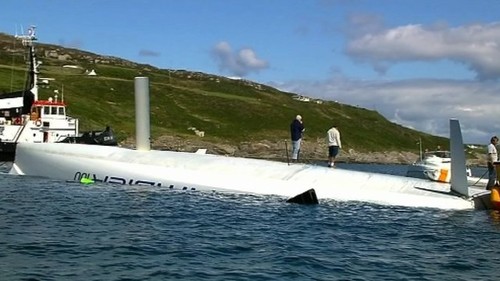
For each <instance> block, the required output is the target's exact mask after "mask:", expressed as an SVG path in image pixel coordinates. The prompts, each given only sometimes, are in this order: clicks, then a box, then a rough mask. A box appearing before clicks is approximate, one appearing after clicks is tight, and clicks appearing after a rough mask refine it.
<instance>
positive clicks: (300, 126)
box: [290, 115, 305, 162]
mask: <svg viewBox="0 0 500 281" xmlns="http://www.w3.org/2000/svg"><path fill="white" fill-rule="evenodd" d="M304 130H305V128H304V123H302V116H300V115H297V116H296V117H295V119H294V120H293V121H292V124H290V134H291V137H292V162H297V160H298V159H299V151H300V142H301V141H302V133H303V132H304Z"/></svg>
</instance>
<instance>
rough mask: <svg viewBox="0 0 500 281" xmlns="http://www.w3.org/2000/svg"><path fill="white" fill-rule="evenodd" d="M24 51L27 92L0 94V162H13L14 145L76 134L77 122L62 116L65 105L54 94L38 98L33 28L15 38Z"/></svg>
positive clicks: (49, 140) (57, 138) (37, 62)
mask: <svg viewBox="0 0 500 281" xmlns="http://www.w3.org/2000/svg"><path fill="white" fill-rule="evenodd" d="M16 38H18V39H20V40H21V41H22V43H23V46H24V47H25V48H26V49H27V50H28V58H29V60H28V66H29V68H28V74H29V75H28V81H27V83H26V85H27V89H25V90H22V91H17V92H12V93H6V94H2V95H0V160H3V161H13V160H14V154H15V149H16V145H17V144H18V143H23V142H29V143H42V142H57V141H61V140H63V139H65V138H66V137H75V136H78V135H79V131H78V126H79V124H78V119H76V118H72V117H70V116H67V115H66V104H65V103H64V101H63V100H58V97H57V95H55V96H54V98H52V97H51V98H49V99H47V100H39V99H38V90H39V89H38V73H39V70H38V67H39V65H40V62H39V61H37V59H36V52H35V46H34V41H36V40H37V38H36V36H35V27H34V26H32V27H30V28H29V30H28V34H27V35H21V36H16Z"/></svg>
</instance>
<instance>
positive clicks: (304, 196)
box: [286, 188, 318, 204]
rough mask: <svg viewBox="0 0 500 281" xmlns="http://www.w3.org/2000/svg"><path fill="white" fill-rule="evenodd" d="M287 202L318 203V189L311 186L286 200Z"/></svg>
mask: <svg viewBox="0 0 500 281" xmlns="http://www.w3.org/2000/svg"><path fill="white" fill-rule="evenodd" d="M286 202H287V203H297V204H318V197H317V196H316V191H314V189H313V188H311V189H309V190H307V191H305V192H303V193H301V194H299V195H296V196H294V197H292V198H290V199H288V200H286Z"/></svg>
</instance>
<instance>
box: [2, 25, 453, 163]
mask: <svg viewBox="0 0 500 281" xmlns="http://www.w3.org/2000/svg"><path fill="white" fill-rule="evenodd" d="M37 55H38V59H39V60H40V61H42V65H41V67H40V71H41V74H40V77H49V78H54V79H55V80H53V81H49V83H48V84H42V85H41V90H40V97H41V98H47V97H48V96H53V95H54V90H58V91H59V93H60V94H59V99H61V98H62V97H64V100H65V101H66V102H67V104H68V115H70V116H73V117H77V118H79V119H80V126H81V130H89V129H97V128H103V127H104V126H106V125H110V126H111V127H112V128H113V129H114V130H115V132H116V133H117V136H118V138H119V141H126V140H127V139H128V138H131V137H132V138H133V137H134V134H135V120H134V77H137V76H146V77H149V79H150V102H151V130H152V131H151V137H152V141H155V140H158V139H161V138H162V136H177V137H179V138H181V139H185V140H186V141H188V140H196V139H200V137H198V136H196V135H195V134H194V132H193V130H194V128H196V129H197V130H200V131H204V133H205V136H204V137H203V141H205V142H212V143H224V144H228V145H235V146H239V145H240V144H241V143H244V142H267V143H283V142H284V140H287V139H289V124H290V122H291V121H292V119H293V118H294V116H295V115H296V114H301V115H302V116H303V117H304V124H305V126H306V133H305V137H304V138H305V140H306V141H307V140H309V141H311V143H315V144H318V145H320V144H321V143H324V139H325V135H326V131H327V130H328V129H329V128H330V127H331V125H332V124H336V125H337V126H338V128H339V129H340V131H341V133H342V142H343V143H342V144H343V148H342V149H343V151H349V150H356V151H358V152H365V153H366V152H375V151H379V152H380V151H408V152H413V153H418V151H419V150H418V148H419V146H418V143H417V142H418V140H419V139H421V140H422V142H423V144H424V147H428V148H435V147H436V146H438V145H440V146H441V147H442V148H447V147H448V139H447V138H442V137H437V136H432V135H429V134H426V133H422V132H418V131H415V130H412V129H409V128H406V127H403V126H401V125H398V124H395V123H391V122H389V121H388V120H387V119H385V118H384V117H383V116H382V115H380V114H379V113H378V112H376V111H373V110H367V109H363V108H359V107H355V106H351V105H347V104H340V103H336V102H333V101H320V100H311V101H309V102H303V101H299V100H297V99H296V98H297V97H298V96H297V95H296V94H294V93H286V92H282V91H279V90H277V89H275V88H272V87H269V86H266V85H262V84H258V83H254V82H252V81H247V80H232V79H229V78H225V77H222V76H216V75H211V74H206V73H200V72H191V71H187V70H171V69H158V68H156V67H153V66H150V65H143V64H137V63H134V62H130V61H126V60H123V59H120V58H115V57H109V56H101V55H98V54H93V53H89V52H84V51H80V50H76V49H68V48H63V47H61V46H55V45H48V44H41V43H37ZM24 56H25V53H24V51H23V48H22V46H21V44H20V42H16V40H15V39H14V38H13V37H12V36H8V35H5V34H0V92H9V91H12V90H19V89H22V88H23V84H24V78H25V76H26V75H25V59H24ZM68 65H72V66H77V67H78V68H69V67H63V66H68ZM92 69H93V70H95V72H96V73H97V76H89V75H86V70H87V71H88V70H92ZM62 93H63V94H62ZM62 95H63V96H62Z"/></svg>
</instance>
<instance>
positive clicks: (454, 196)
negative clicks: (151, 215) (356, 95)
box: [10, 77, 491, 209]
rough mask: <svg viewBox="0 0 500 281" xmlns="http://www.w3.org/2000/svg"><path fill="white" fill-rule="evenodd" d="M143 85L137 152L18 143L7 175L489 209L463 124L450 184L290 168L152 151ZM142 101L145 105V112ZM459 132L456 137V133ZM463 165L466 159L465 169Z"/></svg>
mask: <svg viewBox="0 0 500 281" xmlns="http://www.w3.org/2000/svg"><path fill="white" fill-rule="evenodd" d="M144 81H148V80H147V78H144V77H139V78H136V126H137V128H136V139H137V149H136V150H133V149H126V148H119V147H101V146H89V145H81V144H64V143H20V144H19V146H18V151H17V153H16V160H15V162H14V164H13V166H12V169H11V171H10V173H11V174H18V175H32V176H44V177H50V178H56V179H61V180H76V181H78V180H81V179H82V178H83V179H88V178H90V179H91V180H93V181H96V182H105V183H111V184H134V185H149V186H162V187H168V188H170V189H178V190H201V191H209V192H213V191H216V192H236V193H252V194H267V195H278V196H283V197H286V198H296V197H298V196H301V195H304V194H306V195H310V196H311V197H315V198H317V199H319V200H325V199H331V200H338V201H361V202H371V203H377V204H384V205H398V206H408V207H428V208H439V209H487V208H491V203H490V191H487V190H484V189H476V188H470V187H468V186H467V184H466V180H465V178H466V175H465V156H464V155H463V143H462V137H461V133H460V125H459V124H458V120H450V130H451V131H452V142H459V143H458V144H453V145H452V147H460V145H461V146H462V152H461V153H462V155H460V151H458V152H457V157H456V159H455V157H454V158H453V160H454V161H453V162H452V168H453V169H455V167H458V168H457V169H458V171H459V172H456V173H455V175H454V178H453V179H452V184H451V185H450V184H449V183H439V182H433V181H430V180H424V179H417V178H409V177H403V176H393V175H386V174H377V173H367V172H358V171H351V170H343V169H340V168H336V169H331V168H327V167H323V166H314V165H307V164H293V165H289V164H287V163H281V162H274V161H267V160H258V159H246V158H237V157H225V156H217V155H210V154H203V153H187V152H173V151H155V150H150V149H149V143H150V142H149V124H147V122H149V115H147V114H145V112H146V111H147V112H149V97H147V98H145V96H147V95H149V92H148V90H147V89H142V90H141V86H138V85H143V84H146V82H144ZM138 104H142V105H144V107H145V108H142V109H141V106H139V107H138ZM141 120H142V121H141ZM141 124H142V125H141ZM144 128H147V129H144ZM457 130H458V131H459V132H458V133H456V132H455V133H453V132H454V131H457ZM454 150H455V151H456V150H457V148H455V149H454ZM454 150H452V151H454ZM460 161H463V162H464V163H463V169H462V164H461V163H460ZM460 171H461V172H460ZM313 201H316V202H317V200H313Z"/></svg>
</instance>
